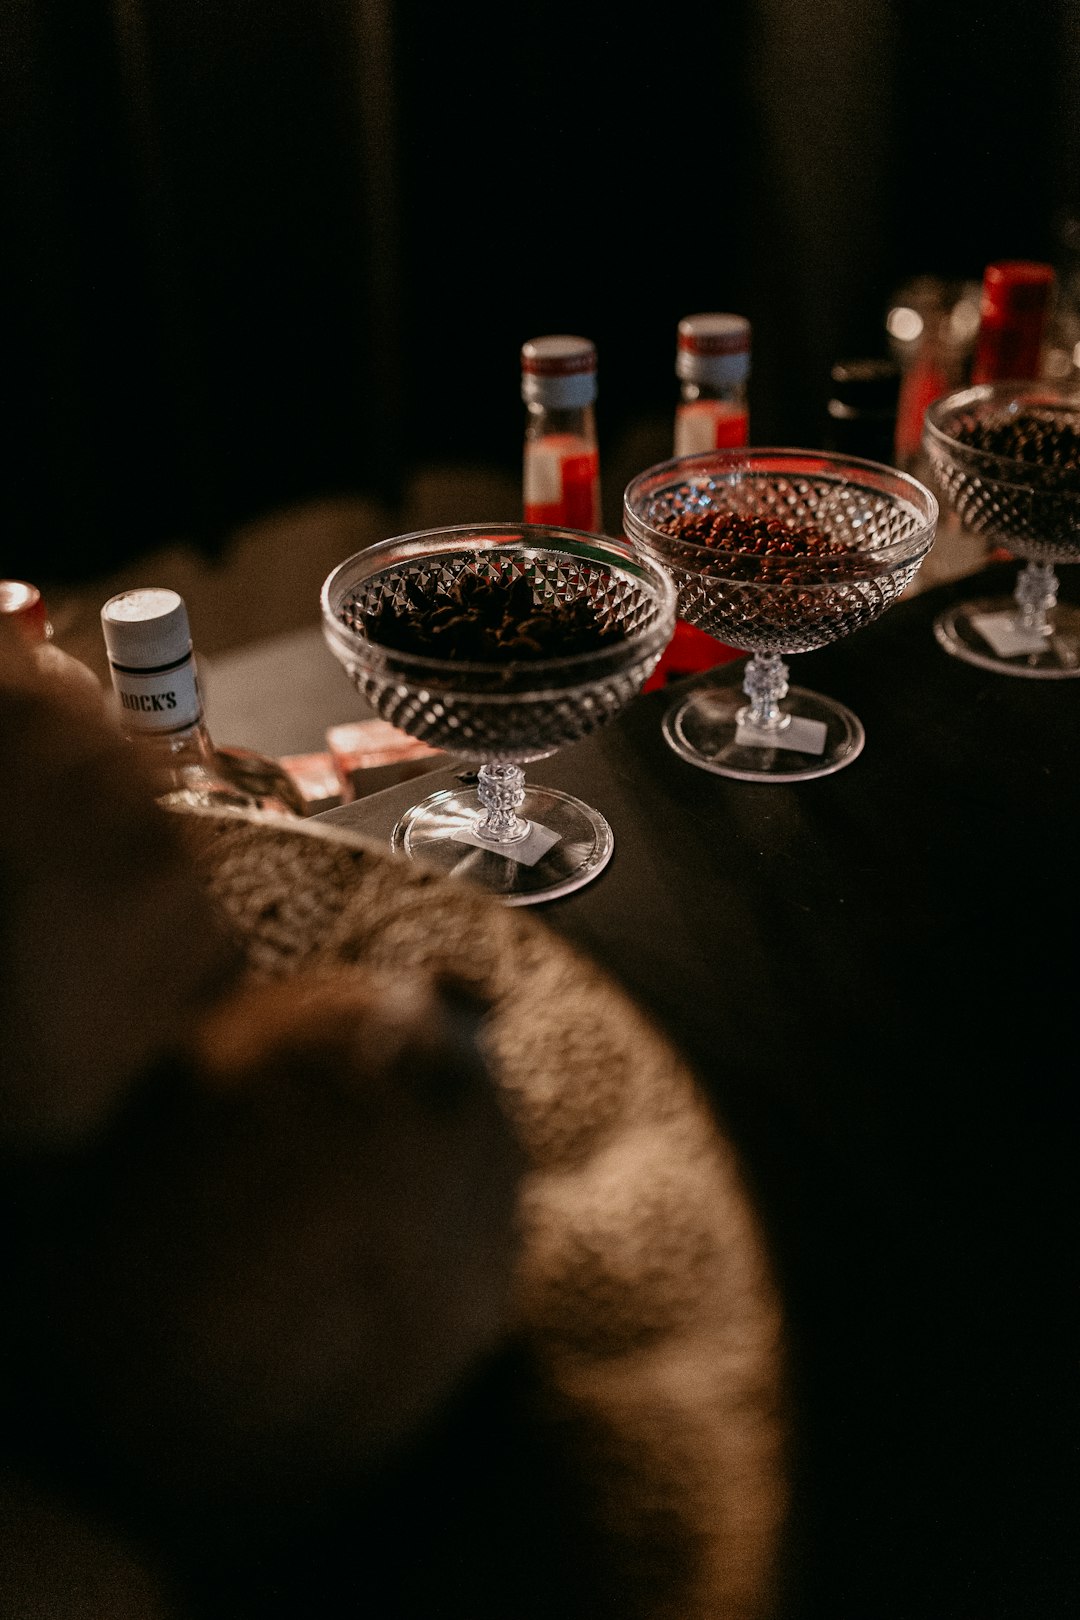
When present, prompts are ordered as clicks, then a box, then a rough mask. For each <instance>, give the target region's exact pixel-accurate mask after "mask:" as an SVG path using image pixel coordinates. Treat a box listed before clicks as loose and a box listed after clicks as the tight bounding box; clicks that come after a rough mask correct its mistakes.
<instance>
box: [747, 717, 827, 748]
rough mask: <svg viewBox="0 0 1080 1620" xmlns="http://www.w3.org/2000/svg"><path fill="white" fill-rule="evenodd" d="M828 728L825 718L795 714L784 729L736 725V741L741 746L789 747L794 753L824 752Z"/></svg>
mask: <svg viewBox="0 0 1080 1620" xmlns="http://www.w3.org/2000/svg"><path fill="white" fill-rule="evenodd" d="M828 729H829V728H828V727H827V726H826V724H825V722H824V720H807V719H805V718H804V717H803V716H802V715H798V714H793V715H792V717H791V720H790V722H789V724H788V725H786V726H785V727H784V729H783V731H771V732H770V731H764V730H760V731H759V730H758V728H757V727H756V726H736V727H735V741H736V743H737V744H738V746H739V747H740V748H787V749H790V751H791V752H792V753H793V754H823V753H824V752H825V738H826V736H827V734H828Z"/></svg>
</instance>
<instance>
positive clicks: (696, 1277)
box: [183, 812, 787, 1620]
mask: <svg viewBox="0 0 1080 1620" xmlns="http://www.w3.org/2000/svg"><path fill="white" fill-rule="evenodd" d="M183 820H184V823H185V827H186V833H187V837H188V839H189V842H190V845H191V847H192V849H193V851H194V854H195V857H196V861H197V865H198V868H199V870H200V872H201V873H202V875H203V877H204V879H205V881H206V883H207V885H208V887H209V890H210V892H211V894H212V896H213V897H214V898H215V899H216V901H217V902H218V904H219V905H220V907H221V909H222V910H223V912H224V914H225V916H226V918H227V919H228V920H229V922H230V923H231V924H232V926H233V928H234V929H235V931H236V933H237V935H238V937H239V938H240V940H241V942H242V944H243V946H244V948H245V950H246V953H247V957H248V961H249V964H250V969H251V971H252V973H253V974H255V975H258V976H260V977H270V978H273V977H281V976H286V975H288V974H290V973H292V972H295V971H297V970H299V969H301V968H303V969H305V970H307V969H316V970H330V971H341V972H347V971H348V970H349V965H350V964H355V963H362V964H364V965H365V966H370V967H375V968H385V969H390V970H392V971H394V972H395V973H402V974H407V973H409V972H410V971H412V970H418V969H428V970H433V971H435V972H438V973H444V972H445V973H448V974H450V975H452V976H453V977H454V978H456V979H458V980H461V979H463V978H464V979H466V980H468V981H470V982H471V983H472V984H473V985H474V986H475V987H476V989H477V990H478V991H479V992H480V993H481V995H482V996H483V997H484V998H485V999H487V1000H488V1001H489V1002H490V1004H491V1009H492V1010H491V1012H490V1013H489V1015H488V1017H487V1020H486V1026H485V1041H486V1044H487V1050H488V1055H489V1057H490V1060H491V1063H492V1066H493V1069H494V1072H495V1075H496V1078H497V1081H498V1084H499V1086H500V1088H501V1092H502V1094H503V1098H504V1101H505V1105H506V1107H507V1110H508V1112H509V1114H510V1117H511V1120H512V1122H513V1124H514V1126H515V1129H516V1131H517V1132H518V1135H519V1138H520V1141H521V1143H522V1145H523V1147H524V1150H525V1154H526V1158H527V1162H528V1165H529V1167H530V1168H529V1173H528V1175H527V1178H526V1182H525V1190H524V1193H523V1204H522V1210H521V1216H522V1228H523V1233H524V1240H523V1247H522V1253H521V1259H520V1267H519V1276H518V1279H517V1292H518V1302H519V1310H520V1316H521V1320H522V1322H523V1324H524V1332H525V1334H526V1335H527V1337H528V1338H529V1340H530V1341H531V1343H532V1345H533V1348H534V1349H535V1351H536V1353H537V1355H538V1356H539V1358H540V1361H541V1363H542V1365H543V1367H544V1370H545V1374H546V1377H547V1379H548V1381H549V1386H550V1390H551V1399H552V1422H553V1424H557V1425H558V1427H559V1431H560V1433H561V1434H563V1435H564V1436H565V1441H566V1443H567V1444H570V1445H574V1446H577V1447H579V1448H582V1449H583V1450H585V1451H586V1452H587V1456H588V1477H589V1479H590V1483H591V1495H592V1511H593V1513H594V1515H595V1523H596V1528H597V1530H598V1532H600V1533H602V1534H604V1535H606V1536H607V1537H608V1538H609V1540H610V1541H611V1542H612V1543H613V1544H614V1545H616V1546H617V1547H618V1549H619V1555H620V1556H621V1557H623V1558H624V1559H626V1560H629V1562H630V1565H631V1567H632V1568H633V1569H634V1570H635V1572H636V1574H637V1577H638V1578H636V1579H635V1581H634V1582H633V1583H632V1584H633V1586H634V1588H635V1590H636V1591H637V1592H638V1593H639V1594H640V1610H639V1616H640V1620H764V1617H767V1616H775V1615H776V1613H777V1612H778V1608H777V1605H778V1603H779V1602H780V1601H782V1600H781V1599H780V1598H779V1596H778V1590H779V1588H778V1582H779V1580H780V1569H781V1566H782V1563H783V1557H782V1546H783V1539H784V1538H783V1527H784V1519H785V1510H786V1505H787V1485H786V1457H785V1451H786V1425H785V1406H786V1399H785V1376H784V1355H783V1323H782V1314H781V1310H780V1305H779V1300H778V1295H777V1291H776V1287H775V1283H774V1280H773V1277H772V1273H771V1270H770V1264H769V1259H768V1255H767V1252H766V1246H765V1243H764V1240H763V1236H762V1231H761V1227H760V1224H759V1222H758V1219H757V1216H756V1214H755V1211H754V1208H753V1205H752V1203H751V1200H750V1198H749V1196H748V1194H747V1190H746V1187H745V1183H744V1181H743V1178H742V1175H741V1173H740V1169H739V1165H738V1162H737V1159H736V1156H735V1154H734V1152H733V1150H732V1148H731V1146H730V1144H729V1143H728V1142H727V1141H726V1139H725V1137H724V1135H723V1133H722V1131H721V1129H720V1128H719V1127H718V1126H717V1124H716V1122H715V1120H714V1117H713V1114H712V1112H711V1110H710V1109H709V1107H708V1106H707V1104H706V1103H705V1101H704V1098H703V1096H702V1094H701V1092H700V1090H699V1088H698V1086H697V1084H696V1082H695V1080H694V1078H693V1076H692V1075H691V1073H690V1072H689V1070H688V1068H687V1066H686V1064H685V1063H684V1061H683V1060H682V1059H681V1058H680V1056H679V1055H678V1054H677V1053H676V1052H675V1051H674V1050H673V1049H672V1047H671V1046H670V1044H669V1043H668V1042H667V1041H666V1040H665V1039H664V1038H663V1037H662V1036H661V1035H660V1033H659V1032H658V1031H657V1029H656V1028H655V1027H654V1026H653V1025H652V1023H651V1022H650V1021H649V1019H648V1018H647V1017H646V1016H645V1015H644V1014H643V1012H642V1011H641V1010H640V1009H639V1008H638V1007H637V1006H636V1005H635V1004H634V1002H633V1001H632V1000H631V999H630V998H629V997H628V996H627V995H626V994H624V993H623V992H622V991H621V990H620V989H619V988H617V987H616V986H615V985H614V984H613V982H612V981H611V980H609V979H608V978H607V976H606V975H605V974H604V973H602V972H601V971H599V970H598V969H597V968H596V966H595V965H594V964H593V963H592V962H590V961H589V960H587V959H586V958H585V957H583V956H582V955H581V954H580V953H579V952H577V951H576V950H574V949H573V948H572V947H571V946H570V945H569V944H567V943H566V942H565V941H564V940H563V939H561V938H560V937H559V936H558V935H557V934H556V933H554V931H552V930H551V929H549V928H548V927H547V926H546V925H545V924H544V923H543V921H542V920H541V919H540V918H539V917H537V915H536V914H530V913H528V912H525V911H522V910H521V909H518V908H511V907H505V906H502V905H500V904H499V903H498V902H497V901H496V900H494V899H492V898H491V897H490V896H488V895H486V894H484V893H482V892H481V891H479V890H476V889H473V888H471V887H469V886H467V885H466V884H464V883H460V882H457V881H455V880H451V879H446V878H442V877H439V876H436V875H434V874H431V873H426V872H424V871H423V870H421V869H420V868H419V867H418V866H414V865H412V864H411V863H409V862H407V861H405V860H403V859H401V858H399V857H396V856H394V855H391V854H390V853H389V852H388V851H385V850H383V849H382V848H381V847H380V846H377V845H375V844H373V843H371V842H370V841H368V840H366V839H364V838H362V837H360V836H358V835H356V834H351V833H348V832H347V831H345V830H343V829H340V828H337V827H332V826H329V825H318V824H316V823H312V822H297V823H292V822H286V821H284V820H282V819H280V818H274V817H270V816H265V817H258V816H253V817H241V816H238V815H235V814H230V813H228V812H224V813H213V812H185V813H184V814H183ZM627 1620H637V1617H631V1616H629V1615H628V1616H627Z"/></svg>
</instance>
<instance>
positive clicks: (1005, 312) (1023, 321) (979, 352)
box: [971, 259, 1054, 383]
mask: <svg viewBox="0 0 1080 1620" xmlns="http://www.w3.org/2000/svg"><path fill="white" fill-rule="evenodd" d="M1053 289H1054V269H1053V266H1052V265H1049V264H1040V263H1038V262H1035V261H1032V260H1030V259H1002V260H999V261H997V262H996V263H994V264H988V265H987V266H986V269H985V270H984V272H983V283H982V303H981V305H980V308H979V334H978V338H977V340H976V344H975V356H974V359H973V360H972V365H971V380H972V382H973V383H992V382H1013V381H1016V382H1027V381H1031V380H1033V379H1035V378H1037V377H1039V376H1041V374H1042V350H1043V338H1044V335H1045V332H1046V328H1047V323H1048V318H1049V314H1050V300H1051V295H1052V293H1053Z"/></svg>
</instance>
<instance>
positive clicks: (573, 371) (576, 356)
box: [521, 334, 602, 534]
mask: <svg viewBox="0 0 1080 1620" xmlns="http://www.w3.org/2000/svg"><path fill="white" fill-rule="evenodd" d="M521 397H522V399H523V400H524V402H525V408H526V420H525V450H524V477H523V483H524V491H523V493H524V501H523V505H524V514H525V522H526V523H550V524H554V525H556V526H558V527H560V528H566V529H585V530H587V531H588V532H589V533H592V534H597V533H599V532H600V530H601V527H602V519H601V511H600V451H599V446H598V443H597V437H596V405H595V402H596V346H595V344H593V343H592V342H590V340H589V339H588V338H583V337H573V336H570V335H567V334H553V335H551V336H548V337H537V338H530V339H529V341H528V342H527V343H524V344H522V348H521Z"/></svg>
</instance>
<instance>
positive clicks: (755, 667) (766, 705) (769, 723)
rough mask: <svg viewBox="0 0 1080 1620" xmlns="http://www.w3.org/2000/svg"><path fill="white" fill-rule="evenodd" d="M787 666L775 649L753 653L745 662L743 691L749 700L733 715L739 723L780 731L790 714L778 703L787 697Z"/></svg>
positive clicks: (788, 720)
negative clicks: (748, 660)
mask: <svg viewBox="0 0 1080 1620" xmlns="http://www.w3.org/2000/svg"><path fill="white" fill-rule="evenodd" d="M787 690H788V667H787V665H786V664H785V663H784V660H783V659H782V658H781V657H780V654H779V653H755V654H754V656H753V657H752V658H751V660H750V662H749V663H748V664H747V666H746V674H745V675H744V677H743V691H744V692H745V693H746V695H747V697H748V698H749V699H750V702H749V703H748V704H747V705H746V706H745V707H744V708H742V709H740V710H739V713H738V715H737V717H736V718H737V719H738V722H739V724H740V725H741V726H756V727H758V728H759V729H763V730H766V731H780V730H781V729H782V728H783V727H784V726H787V725H790V723H791V716H790V714H785V713H784V711H783V710H782V709H781V707H780V704H781V703H782V702H783V700H784V698H785V697H787Z"/></svg>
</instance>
